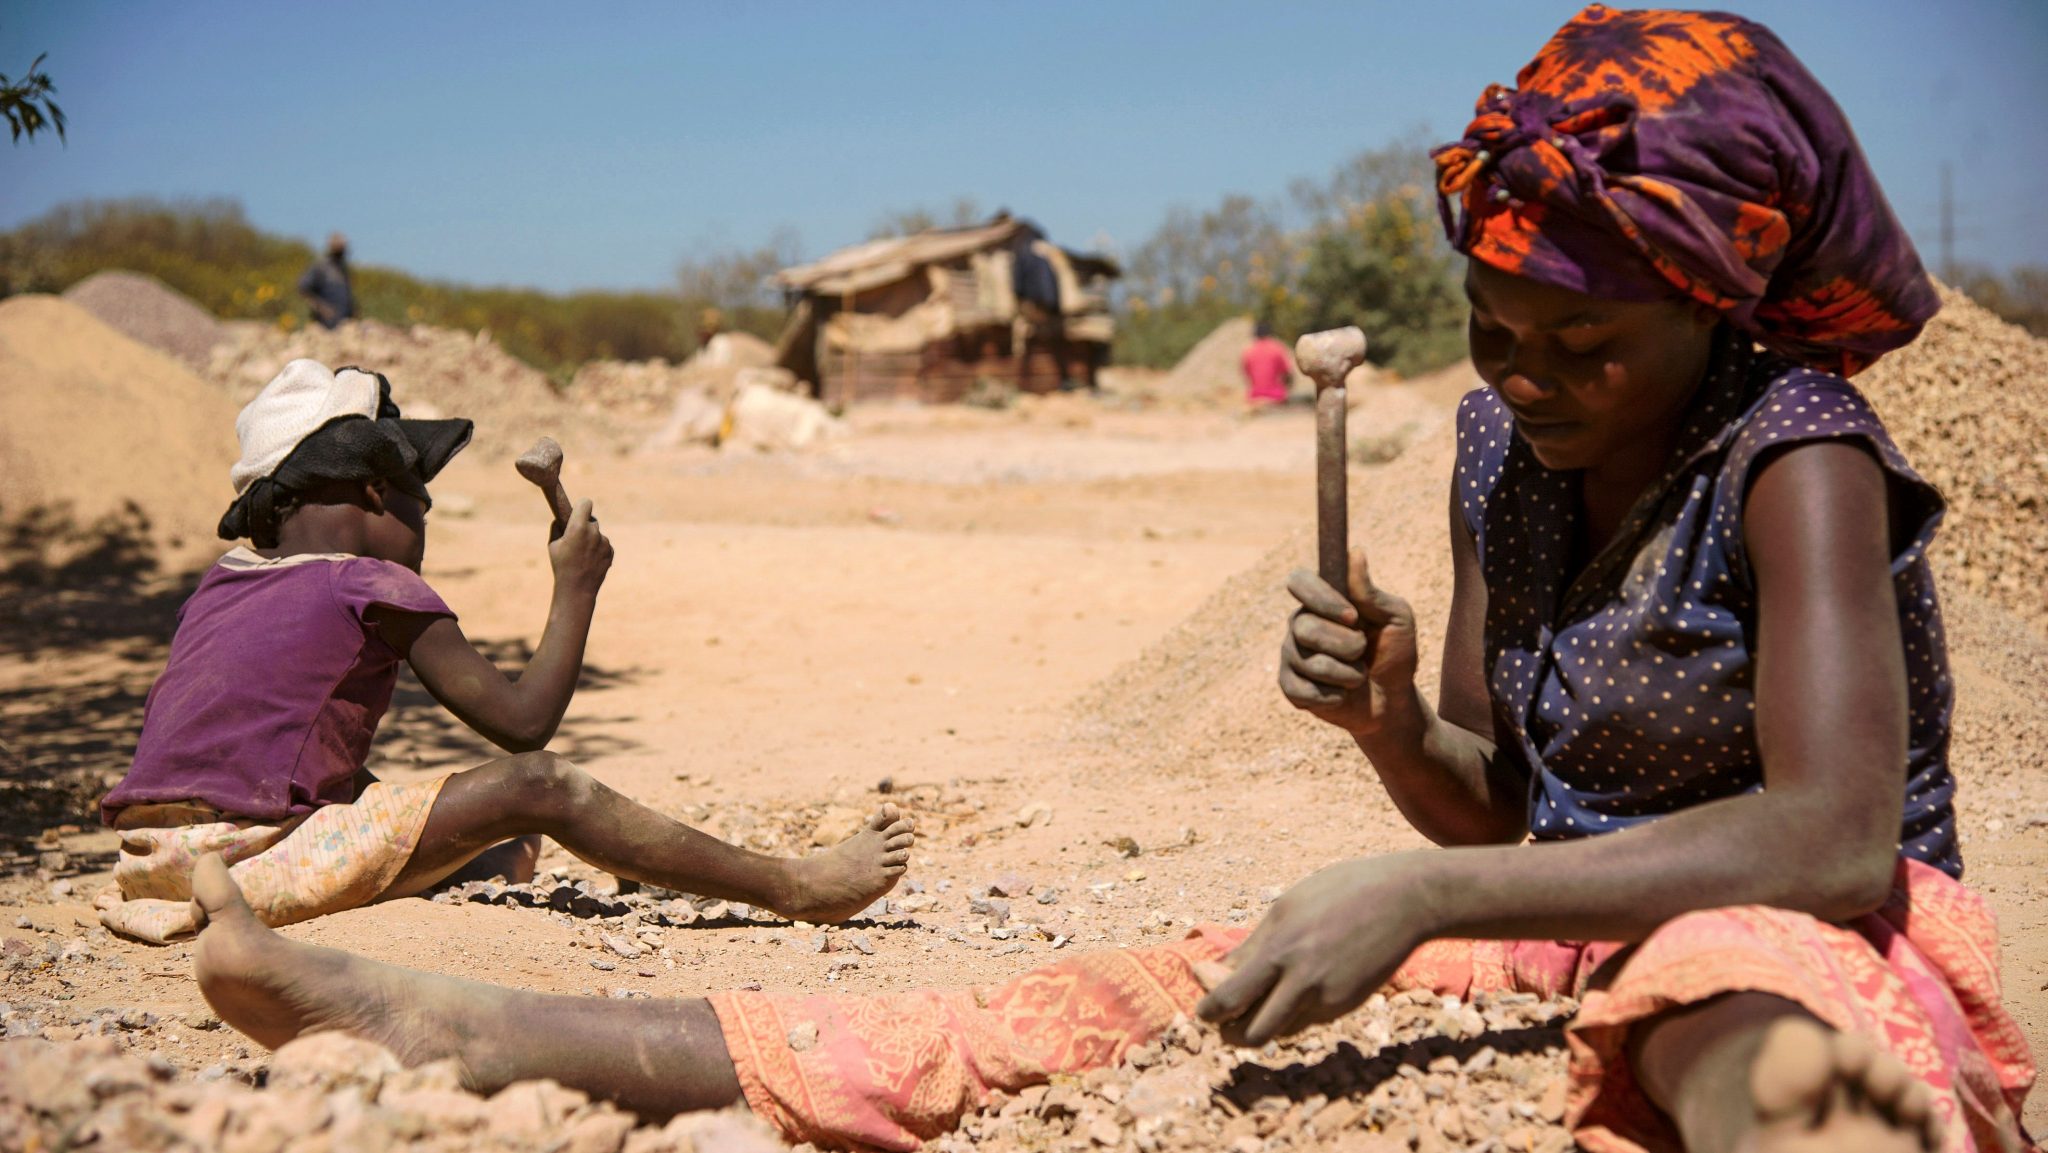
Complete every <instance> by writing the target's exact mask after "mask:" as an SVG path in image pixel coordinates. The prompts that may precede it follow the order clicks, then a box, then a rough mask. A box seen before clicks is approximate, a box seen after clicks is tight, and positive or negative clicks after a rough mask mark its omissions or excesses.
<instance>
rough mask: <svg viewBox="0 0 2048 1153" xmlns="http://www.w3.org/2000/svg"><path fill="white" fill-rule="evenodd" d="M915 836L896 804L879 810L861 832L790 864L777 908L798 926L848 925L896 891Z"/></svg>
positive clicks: (906, 865) (776, 904)
mask: <svg viewBox="0 0 2048 1153" xmlns="http://www.w3.org/2000/svg"><path fill="white" fill-rule="evenodd" d="M916 841H917V837H916V836H915V834H914V831H913V827H912V825H911V821H910V818H909V817H906V816H904V815H903V814H902V813H901V812H899V811H898V810H897V808H896V806H895V805H893V804H887V805H883V806H882V807H881V808H879V809H876V810H875V813H874V815H873V816H871V817H869V818H868V821H867V824H866V826H864V827H863V828H862V829H861V831H860V832H858V833H855V834H854V835H852V836H851V837H848V838H846V839H845V840H843V841H841V842H839V843H838V844H836V845H834V846H832V847H831V848H829V849H826V850H825V851H824V852H821V853H813V854H812V855H810V856H808V857H804V858H801V859H799V860H793V861H790V862H789V880H788V881H787V882H786V889H785V892H786V893H787V895H786V896H784V897H782V898H780V899H779V900H778V901H777V902H776V903H775V904H774V906H773V908H774V909H775V911H776V912H778V913H780V914H782V915H783V916H785V917H788V918H790V919H791V920H794V921H814V922H821V923H830V922H836V921H844V920H846V919H847V918H849V917H851V916H853V915H854V914H856V913H859V912H860V911H861V910H862V909H865V908H867V907H868V906H869V905H872V904H874V903H875V898H877V897H879V896H881V895H882V894H884V893H887V892H888V891H889V890H891V889H893V888H895V887H896V882H897V881H898V880H901V879H902V877H903V872H904V870H905V869H907V868H909V867H910V847H911V845H913V844H915V843H916Z"/></svg>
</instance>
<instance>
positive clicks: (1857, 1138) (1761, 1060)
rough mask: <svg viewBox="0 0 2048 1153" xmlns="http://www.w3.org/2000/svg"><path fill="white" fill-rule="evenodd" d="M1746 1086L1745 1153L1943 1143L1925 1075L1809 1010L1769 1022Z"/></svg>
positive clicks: (1923, 1148)
mask: <svg viewBox="0 0 2048 1153" xmlns="http://www.w3.org/2000/svg"><path fill="white" fill-rule="evenodd" d="M1749 1092H1750V1100H1751V1104H1752V1106H1753V1107H1754V1109H1755V1111H1756V1121H1755V1127H1754V1128H1753V1129H1751V1130H1750V1132H1749V1134H1748V1136H1747V1137H1746V1138H1745V1139H1744V1140H1743V1142H1742V1144H1741V1146H1740V1149H1741V1150H1742V1151H1743V1153H1789V1151H1802V1153H1803V1151H1808V1150H1811V1151H1813V1153H1822V1151H1832V1150H1847V1149H1855V1150H1869V1151H1870V1153H1891V1151H1893V1150H1896V1151H1898V1153H1929V1151H1931V1150H1934V1149H1937V1148H1939V1147H1940V1145H1941V1126H1940V1121H1939V1119H1937V1118H1936V1117H1935V1115H1934V1091H1933V1090H1932V1089H1930V1088H1928V1086H1927V1084H1926V1083H1925V1082H1923V1081H1920V1080H1919V1079H1917V1078H1915V1077H1914V1076H1913V1075H1912V1074H1911V1073H1909V1072H1907V1071H1906V1067H1905V1066H1904V1065H1902V1064H1900V1063H1899V1061H1898V1060H1897V1059H1896V1058H1894V1057H1892V1056H1891V1055H1890V1054H1888V1053H1882V1052H1879V1051H1878V1050H1877V1049H1876V1048H1875V1047H1874V1046H1872V1045H1871V1044H1870V1042H1868V1041H1866V1040H1864V1039H1863V1038H1861V1037H1856V1036H1852V1035H1850V1034H1847V1033H1837V1032H1834V1031H1833V1030H1831V1029H1829V1028H1827V1027H1826V1026H1825V1025H1822V1024H1821V1023H1819V1022H1818V1021H1815V1020H1813V1019H1812V1018H1809V1017H1804V1016H1795V1017H1784V1018H1781V1019H1780V1020H1778V1021H1776V1022H1774V1023H1773V1024H1771V1025H1770V1026H1769V1030H1768V1031H1767V1032H1766V1033H1765V1034H1764V1040H1763V1045H1762V1047H1760V1048H1759V1049H1758V1050H1757V1054H1756V1060H1755V1061H1753V1062H1752V1063H1751V1064H1750V1067H1749Z"/></svg>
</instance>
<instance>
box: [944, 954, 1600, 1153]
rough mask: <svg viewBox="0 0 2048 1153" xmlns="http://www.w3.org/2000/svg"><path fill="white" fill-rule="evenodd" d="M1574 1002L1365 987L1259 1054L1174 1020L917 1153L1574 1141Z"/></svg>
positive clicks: (989, 1110)
mask: <svg viewBox="0 0 2048 1153" xmlns="http://www.w3.org/2000/svg"><path fill="white" fill-rule="evenodd" d="M1575 1009H1576V1006H1575V1005H1574V1004H1573V1003H1572V1002H1570V1001H1568V1000H1559V1001H1540V1000H1538V999H1537V998H1535V997H1533V996H1530V995H1528V994H1501V995H1498V996H1490V997H1489V996H1486V995H1481V996H1480V997H1478V998H1476V999H1474V1000H1473V1001H1471V1002H1469V1003H1461V1002H1460V1001H1459V1000H1458V999H1457V998H1455V997H1447V998H1442V999H1439V998H1437V997H1435V996H1434V995H1431V994H1428V993H1423V992H1406V993H1397V994H1394V995H1393V996H1386V995H1384V994H1375V995H1374V996H1373V997H1372V998H1371V999H1370V1000H1368V1001H1367V1002H1366V1004H1365V1005H1364V1006H1362V1007H1361V1008H1360V1009H1359V1010H1358V1011H1357V1012H1355V1013H1353V1014H1351V1015H1350V1016H1348V1017H1345V1018H1344V1019H1343V1020H1341V1021H1338V1022H1336V1023H1334V1024H1332V1025H1329V1026H1326V1027H1323V1028H1317V1029H1311V1030H1308V1031H1307V1032H1304V1033H1302V1034H1300V1035H1298V1036H1296V1037H1293V1038H1291V1039H1289V1040H1288V1041H1286V1042H1284V1043H1278V1044H1273V1045H1269V1046H1267V1047H1266V1048H1264V1049H1260V1050H1250V1049H1238V1048H1233V1047H1231V1046H1229V1045H1226V1044H1224V1043H1223V1042H1222V1041H1221V1040H1220V1039H1219V1038H1218V1036H1217V1034H1216V1033H1215V1032H1214V1031H1213V1030H1210V1029H1207V1028H1203V1027H1199V1026H1196V1025H1194V1024H1191V1023H1188V1022H1179V1023H1176V1024H1175V1025H1174V1026H1173V1027H1172V1028H1171V1029H1169V1030H1168V1031H1167V1034H1166V1035H1165V1036H1164V1037H1162V1038H1160V1039H1159V1040H1158V1041H1155V1042H1153V1043H1152V1044H1149V1045H1143V1046H1140V1047H1139V1048H1137V1049H1135V1050H1133V1051H1132V1052H1131V1053H1130V1055H1129V1056H1128V1057H1127V1058H1126V1059H1125V1061H1124V1063H1123V1064H1122V1065H1120V1066H1118V1067H1116V1068H1113V1069H1098V1070H1095V1071H1093V1072H1091V1073H1088V1074H1087V1075H1085V1076H1083V1077H1079V1078H1073V1077H1059V1078H1055V1079H1054V1081H1053V1083H1052V1084H1051V1085H1049V1086H1037V1087H1033V1088H1030V1089H1026V1090H1025V1091H1023V1092H1022V1093H1020V1094H1018V1095H1016V1096H1014V1097H1012V1096H1009V1095H1007V1094H1001V1093H998V1094H997V1095H996V1099H995V1100H993V1101H991V1102H989V1104H988V1105H987V1106H986V1107H984V1108H983V1109H982V1110H981V1112H980V1113H978V1114H976V1115H973V1116H970V1117H968V1118H966V1120H965V1121H964V1122H963V1124H962V1125H961V1127H960V1131H959V1132H958V1133H954V1134H948V1135H946V1136H944V1137H941V1138H939V1139H938V1140H936V1141H933V1142H931V1143H930V1144H929V1145H927V1146H926V1148H927V1149H930V1150H934V1151H935V1153H967V1151H968V1150H980V1151H982V1153H987V1151H990V1150H999V1151H1003V1153H1009V1151H1012V1150H1019V1151H1021V1150H1055V1151H1066V1150H1071V1151H1075V1153H1079V1151H1082V1150H1119V1151H1121V1150H1142V1151H1145V1153H1153V1151H1160V1150H1166V1151H1179V1150H1188V1151H1190V1153H1193V1151H1195V1150H1205V1151H1206V1150H1228V1151H1230V1153H1240V1151H1242V1153H1252V1151H1255V1150H1256V1151H1260V1153H1276V1151H1282V1150H1296V1149H1300V1150H1308V1149H1344V1150H1356V1151H1360V1153H1407V1151H1408V1150H1411V1149H1412V1150H1416V1151H1417V1153H1449V1151H1450V1150H1453V1149H1502V1150H1534V1151H1541V1153H1563V1151H1564V1150H1567V1149H1570V1148H1571V1147H1572V1142H1571V1137H1570V1134H1569V1133H1567V1132H1566V1131H1565V1129H1564V1128H1563V1126H1562V1125H1560V1124H1559V1121H1560V1120H1561V1119H1562V1118H1563V1116H1564V1109H1565V1096H1566V1090H1567V1088H1568V1084H1567V1080H1566V1077H1565V1052H1564V1037H1563V1031H1562V1029H1561V1028H1560V1027H1558V1025H1557V1024H1556V1022H1559V1021H1562V1020H1563V1019H1564V1018H1566V1017H1569V1016H1570V1015H1571V1014H1572V1013H1573V1012H1574V1011H1575Z"/></svg>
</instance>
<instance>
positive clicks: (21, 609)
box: [0, 526, 635, 877]
mask: <svg viewBox="0 0 2048 1153" xmlns="http://www.w3.org/2000/svg"><path fill="white" fill-rule="evenodd" d="M46 527H47V526H46ZM14 535H16V536H18V535H20V533H19V530H17V531H16V532H15V534H14ZM36 543H37V542H35V541H22V540H14V539H7V540H0V877H7V876H17V875H21V874H24V873H27V872H30V871H33V870H35V869H36V868H37V867H38V855H37V844H36V842H37V841H38V839H39V838H40V837H41V836H42V834H43V833H44V832H45V831H46V830H51V829H56V828H59V827H61V826H65V825H76V826H80V827H81V828H88V829H89V828H92V827H94V826H95V825H97V823H98V820H99V816H98V804H99V798H100V797H101V795H103V794H104V793H105V792H106V790H107V789H109V788H111V787H112V786H113V785H114V784H115V783H117V782H118V781H119V780H120V779H121V775H122V774H123V773H125V772H126V771H127V768H128V762H129V759H130V758H131V757H132V755H133V754H134V751H135V739H136V734H137V733H138V732H139V731H140V730H141V727H142V712H143V704H144V702H145V700H146V699H147V697H148V694H149V688H150V685H151V684H153V683H154V682H155V680H156V677H157V674H158V673H160V672H161V671H162V670H163V665H164V660H165V658H166V656H167V655H168V654H169V652H170V641H171V633H172V632H173V630H174V629H175V628H176V626H177V614H178V607H179V606H180V605H182V604H183V603H184V602H185V599H186V598H187V597H188V596H190V595H191V593H192V590H193V588H194V587H195V586H197V584H198V582H199V576H200V574H198V573H185V574H165V573H162V572H159V571H158V568H157V565H156V563H155V561H154V559H153V557H152V556H151V553H150V550H149V549H148V548H147V547H146V545H144V544H142V543H139V541H138V539H136V538H134V537H133V536H132V535H128V536H124V535H122V534H110V535H109V536H108V537H107V539H106V540H105V541H104V542H103V547H98V548H92V549H84V550H74V551H73V554H72V559H70V560H69V561H67V562H65V563H63V564H61V565H51V564H49V563H46V562H45V561H44V560H43V559H42V557H43V556H44V555H46V554H45V552H44V551H43V550H38V549H36V548H34V547H33V546H34V545H35V544H36ZM478 647H479V648H481V649H483V650H484V652H485V654H486V655H487V656H489V657H490V658H491V659H492V660H494V661H496V662H498V663H499V664H501V665H505V666H507V667H514V668H516V667H518V666H519V665H520V664H522V663H523V662H524V661H525V660H526V659H527V658H529V657H531V656H532V650H531V649H530V648H528V647H527V646H526V645H525V644H524V643H523V642H520V641H480V642H478ZM634 675H635V673H634V670H624V671H615V670H609V669H604V668H599V667H593V666H586V667H585V668H584V670H583V680H582V684H581V687H580V688H579V690H578V692H579V694H589V693H600V694H601V693H602V692H603V691H604V690H606V689H607V688H610V687H613V686H615V685H620V684H624V683H627V682H628V681H629V680H630V679H631V678H632V676H634ZM578 711H579V712H582V713H584V715H581V716H578V717H575V718H573V719H572V720H571V721H569V722H568V723H565V724H564V725H563V727H562V732H561V733H560V734H558V736H557V738H556V741H555V743H554V744H553V745H552V746H551V747H553V748H555V749H556V750H557V751H560V752H562V753H564V754H566V755H569V756H571V757H574V758H577V759H579V760H583V761H593V760H596V759H598V758H600V757H603V756H604V755H606V754H608V753H613V752H621V751H625V750H627V749H630V748H632V747H634V746H633V743H632V742H630V741H628V740H625V739H623V738H620V737H617V736H615V735H612V734H613V730H614V728H615V726H616V723H617V722H618V721H619V720H621V719H622V718H605V717H592V716H589V715H588V714H587V712H585V711H584V710H580V709H579V710H578ZM625 719H629V718H625ZM494 755H498V753H497V751H496V750H495V749H493V748H492V747H491V746H490V745H489V744H488V743H486V742H485V741H483V740H482V738H480V737H477V736H476V735H475V734H474V733H472V732H470V730H469V729H468V728H467V727H465V726H464V725H463V724H462V722H461V721H458V720H456V719H455V717H454V716H452V715H451V714H449V713H448V712H447V710H445V709H443V708H441V707H440V705H439V704H438V703H436V702H435V701H434V699H433V698H432V697H431V696H429V695H428V694H427V692H426V691H425V690H424V689H422V688H421V687H420V686H419V683H418V682H417V681H415V680H413V679H412V677H411V675H410V674H409V673H407V674H405V675H403V676H402V678H401V681H400V686H399V689H398V691H397V692H396V693H395V694H394V696H393V700H392V706H391V711H390V713H389V714H387V717H386V721H385V724H384V726H383V730H382V731H381V732H380V734H379V740H378V746H377V749H376V751H375V752H373V754H372V763H373V764H374V763H376V761H377V760H379V759H390V758H396V759H398V760H399V762H400V763H403V764H415V765H419V766H421V767H428V768H440V767H456V768H459V767H464V766H465V765H466V764H468V763H474V762H476V761H480V760H484V759H487V758H489V757H491V756H494ZM91 864H92V862H90V861H83V860H81V861H76V862H74V867H73V868H72V869H70V870H67V871H75V868H76V867H77V866H88V867H89V866H90V865H91ZM102 864H103V862H102Z"/></svg>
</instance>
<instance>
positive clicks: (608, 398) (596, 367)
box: [564, 332, 795, 424]
mask: <svg viewBox="0 0 2048 1153" xmlns="http://www.w3.org/2000/svg"><path fill="white" fill-rule="evenodd" d="M774 362H775V349H774V347H773V346H771V345H770V344H769V343H768V342H767V341H765V340H762V339H761V338H759V337H757V336H751V335H749V334H747V333H744V332H724V333H720V334H718V335H717V336H714V337H712V338H711V343H710V344H708V345H706V346H705V347H704V348H702V349H700V350H699V351H698V352H697V353H696V354H695V355H693V356H691V357H690V359H688V360H686V361H684V362H683V363H681V364H670V363H669V362H668V361H666V360H660V359H656V360H593V361H589V362H587V363H585V364H584V365H583V366H582V367H581V368H579V369H577V370H576V376H575V378H574V379H573V380H571V381H570V382H569V387H568V389H567V390H566V392H565V394H564V395H565V396H567V398H568V399H569V400H570V401H571V402H573V403H574V404H576V405H578V406H579V407H581V408H583V409H584V410H585V411H602V412H609V413H611V414H613V415H614V416H617V417H620V418H623V419H626V420H630V421H634V422H636V423H640V424H645V423H646V422H648V421H659V420H661V419H663V418H666V417H667V416H668V415H669V411H670V410H671V409H672V408H673V407H674V406H675V400H676V397H677V395H678V394H680V393H683V392H685V391H690V390H697V391H702V392H704V393H706V394H708V395H710V396H711V397H713V398H715V399H717V400H718V401H719V402H720V403H723V402H725V401H727V400H730V399H731V398H732V395H733V393H734V392H735V391H736V390H737V387H738V380H739V378H740V376H741V375H742V373H745V372H746V370H748V369H754V370H763V369H767V368H769V366H771V365H772V364H773V363H774ZM785 375H786V374H785ZM790 380H791V382H792V383H794V381H795V378H794V377H791V378H790Z"/></svg>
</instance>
